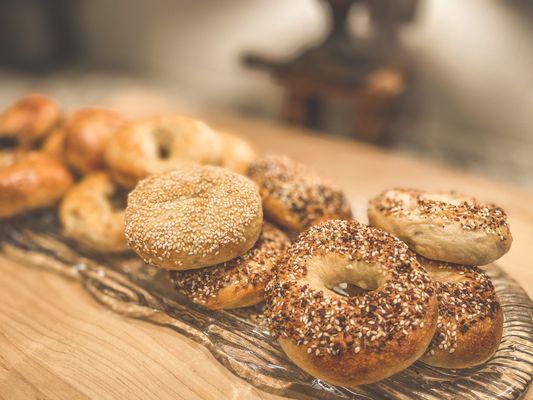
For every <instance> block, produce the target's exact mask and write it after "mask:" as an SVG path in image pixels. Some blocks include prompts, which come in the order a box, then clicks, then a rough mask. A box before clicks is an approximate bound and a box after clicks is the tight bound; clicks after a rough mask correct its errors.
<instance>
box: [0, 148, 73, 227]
mask: <svg viewBox="0 0 533 400" xmlns="http://www.w3.org/2000/svg"><path fill="white" fill-rule="evenodd" d="M71 185H72V176H71V174H70V172H69V171H68V169H67V168H65V166H64V165H63V164H61V163H60V162H59V161H57V160H54V159H52V158H50V157H48V156H47V155H45V154H41V153H38V152H30V153H25V154H21V155H20V156H15V157H14V158H13V159H12V162H11V164H9V165H6V166H3V167H2V168H0V218H8V217H12V216H14V215H17V214H21V213H23V212H26V211H29V210H34V209H37V208H44V207H48V206H51V205H53V204H54V203H56V202H57V201H58V200H59V199H60V198H61V197H62V196H63V194H64V193H65V192H66V191H67V189H68V188H69V187H70V186H71Z"/></svg>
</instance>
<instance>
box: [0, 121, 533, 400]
mask: <svg viewBox="0 0 533 400" xmlns="http://www.w3.org/2000/svg"><path fill="white" fill-rule="evenodd" d="M206 117H207V119H208V120H210V121H211V122H213V123H214V124H215V125H216V126H218V127H221V128H223V129H226V130H228V131H233V132H236V133H239V134H241V135H242V136H244V137H247V138H249V139H250V141H251V142H252V143H253V144H254V145H255V147H256V148H257V149H261V152H263V153H266V152H271V153H285V154H288V155H290V156H292V157H294V158H296V159H298V160H301V161H303V162H305V163H307V164H310V165H312V166H314V167H315V168H316V169H317V170H318V171H320V172H321V173H323V174H324V175H326V176H328V177H330V178H331V179H332V180H334V181H336V182H337V183H338V184H339V185H340V186H341V187H342V188H344V189H345V190H346V192H347V193H348V196H349V197H350V199H351V200H352V202H353V205H354V208H355V211H356V215H357V216H364V207H365V202H366V200H367V199H368V198H369V197H371V196H373V195H375V194H377V193H379V192H380V191H382V190H384V189H386V188H389V187H395V186H411V187H418V188H425V189H448V188H453V189H457V190H460V191H463V192H466V193H470V194H473V195H476V196H479V197H480V198H482V199H485V200H490V201H494V202H496V203H497V204H499V205H501V206H502V207H503V208H504V209H505V210H507V212H508V213H509V215H510V221H511V229H512V233H513V236H514V244H513V247H512V249H511V251H510V252H509V253H508V254H507V255H506V256H504V257H503V258H502V259H501V260H500V261H499V262H498V264H499V265H500V266H501V267H502V268H504V269H505V270H506V271H507V272H509V273H510V274H511V275H512V276H513V277H514V278H515V279H517V280H519V281H520V283H521V284H522V286H524V287H525V288H526V290H527V292H528V293H529V295H530V296H531V295H532V294H533V268H532V267H531V266H532V264H533V255H532V252H531V244H533V243H532V240H531V238H533V208H532V207H531V205H532V204H533V192H532V191H529V190H526V189H521V188H518V187H513V186H510V185H505V184H502V183H494V182H490V181H488V180H486V179H482V178H480V177H477V176H473V175H470V174H466V173H463V172H460V171H451V170H447V169H444V168H440V167H436V166H430V165H428V164H427V163H422V162H418V161H415V160H412V159H409V158H408V157H405V156H400V155H397V154H394V153H387V152H384V151H380V150H377V149H375V148H373V147H370V146H367V145H362V144H358V143H354V142H348V141H344V140H340V139H331V138H325V137H321V136H317V135H314V136H313V135H309V134H308V133H304V132H302V131H297V130H295V129H289V128H287V127H281V126H279V125H276V124H273V123H266V122H257V121H251V120H244V119H242V118H236V117H230V116H226V115H219V114H217V115H206ZM0 268H1V270H0V274H1V275H0V276H1V278H0V398H2V399H5V400H8V399H9V400H11V399H40V400H42V399H68V400H72V399H85V398H93V399H170V398H172V399H187V400H190V399H217V400H218V399H255V398H257V399H276V398H279V397H277V396H273V395H271V394H268V393H265V392H262V391H260V390H258V389H255V388H253V387H252V386H251V385H249V384H247V383H246V382H244V381H242V380H240V379H239V378H237V377H235V376H234V375H232V374H231V373H229V372H228V371H227V370H225V368H224V367H222V366H221V365H220V364H219V363H218V362H217V361H215V359H214V358H212V357H211V356H210V354H209V353H208V352H207V351H206V350H205V349H204V348H203V347H202V346H200V345H198V344H196V343H194V342H192V341H191V340H189V339H186V338H184V337H182V336H180V335H178V334H176V333H175V332H173V331H171V330H169V329H165V328H161V327H156V326H152V325H150V324H147V323H143V322H140V321H136V320H132V319H127V318H125V317H122V316H120V315H117V314H114V313H112V312H111V311H108V310H107V309H105V308H104V307H102V306H101V305H99V304H97V303H96V302H95V301H94V300H93V299H92V298H91V297H90V296H89V294H87V293H86V292H85V291H84V290H83V289H82V288H81V286H80V285H79V284H78V283H77V282H74V281H69V280H67V279H65V278H63V277H60V276H56V275H54V274H52V273H48V272H44V271H38V270H36V269H32V268H28V267H26V266H23V265H19V264H17V263H14V262H12V261H9V260H7V259H5V258H0Z"/></svg>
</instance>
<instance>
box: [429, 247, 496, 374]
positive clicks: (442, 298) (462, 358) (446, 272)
mask: <svg viewBox="0 0 533 400" xmlns="http://www.w3.org/2000/svg"><path fill="white" fill-rule="evenodd" d="M419 261H420V263H421V264H422V266H423V267H424V268H425V270H426V271H427V272H428V274H429V275H430V277H431V279H433V280H434V282H435V285H436V292H437V299H438V302H439V318H438V320H437V332H436V333H435V336H434V337H433V340H432V341H431V344H430V345H429V347H428V349H427V352H426V354H424V356H423V357H422V358H421V359H422V361H424V362H425V363H427V364H430V365H433V366H436V367H442V368H468V367H473V366H475V365H479V364H482V363H483V362H485V361H487V360H488V359H489V358H490V357H491V356H492V355H493V354H494V352H495V351H496V350H497V349H498V346H499V344H500V341H501V338H502V331H503V310H502V307H501V306H500V301H499V300H498V296H497V295H496V291H495V289H494V286H493V285H492V282H491V281H490V279H489V277H488V276H487V274H485V273H484V272H483V271H481V270H480V269H479V268H476V267H472V266H462V265H455V264H449V263H443V262H439V261H430V260H428V259H425V258H423V257H419Z"/></svg>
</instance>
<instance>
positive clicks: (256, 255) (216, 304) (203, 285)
mask: <svg viewBox="0 0 533 400" xmlns="http://www.w3.org/2000/svg"><path fill="white" fill-rule="evenodd" d="M288 245H289V239H288V237H287V236H286V235H285V234H284V233H283V232H282V231H281V230H279V229H278V228H276V227H274V226H273V225H270V224H269V223H268V222H266V223H265V224H264V225H263V230H262V232H261V235H260V236H259V239H258V240H257V242H256V243H255V245H254V247H252V248H251V249H250V250H248V251H247V252H246V253H244V254H243V255H242V256H240V257H237V258H234V259H233V260H230V261H227V262H225V263H222V264H218V265H214V266H212V267H208V268H202V269H197V270H190V271H183V272H172V273H171V279H172V280H173V282H174V284H175V286H176V289H177V290H178V291H180V292H182V293H183V294H185V296H187V297H188V298H189V299H191V300H192V301H193V302H195V303H198V304H201V305H202V306H204V307H206V308H209V309H211V310H221V309H231V308H240V307H247V306H252V305H254V304H257V303H259V302H261V301H262V300H263V298H264V291H265V286H266V284H267V282H269V281H270V278H271V276H272V270H273V268H274V265H275V264H276V263H277V262H278V260H279V259H280V258H281V257H282V255H283V254H284V252H285V250H286V249H287V247H288Z"/></svg>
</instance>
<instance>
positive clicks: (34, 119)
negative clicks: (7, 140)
mask: <svg viewBox="0 0 533 400" xmlns="http://www.w3.org/2000/svg"><path fill="white" fill-rule="evenodd" d="M60 118H61V111H60V108H59V105H58V104H57V103H56V102H55V101H54V100H53V99H52V98H50V97H48V96H44V95H42V94H31V95H29V96H26V97H24V98H23V99H21V100H19V101H17V102H16V103H14V104H12V105H11V106H9V107H8V108H7V109H6V110H5V111H4V112H3V113H2V114H1V115H0V137H5V136H9V137H14V138H16V139H17V140H18V142H19V144H20V145H22V146H24V147H30V146H31V145H32V144H34V143H36V142H38V141H39V140H41V139H42V138H44V137H45V136H46V135H47V134H48V133H50V131H51V130H52V129H53V128H54V127H55V126H56V125H57V124H58V123H59V120H60Z"/></svg>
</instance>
